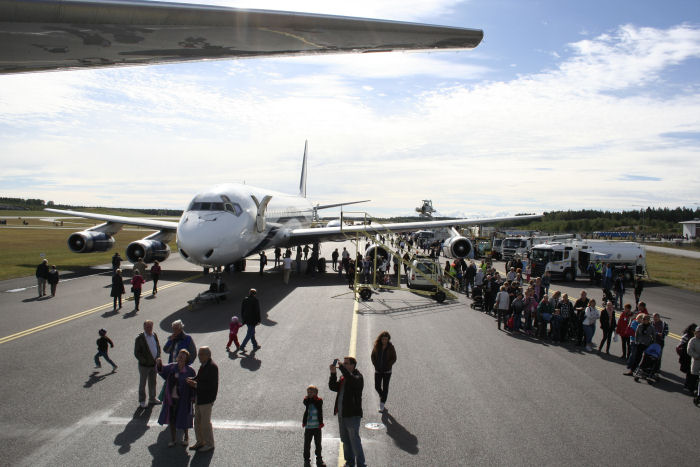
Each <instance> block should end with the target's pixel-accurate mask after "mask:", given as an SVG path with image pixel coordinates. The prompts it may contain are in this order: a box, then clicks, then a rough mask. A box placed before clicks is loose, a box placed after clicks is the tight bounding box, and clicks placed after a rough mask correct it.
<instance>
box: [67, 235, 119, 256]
mask: <svg viewBox="0 0 700 467" xmlns="http://www.w3.org/2000/svg"><path fill="white" fill-rule="evenodd" d="M113 246H114V238H112V236H111V235H107V234H106V233H103V232H95V231H93V230H83V231H82V232H76V233H74V234H71V236H70V237H68V248H70V251H72V252H73V253H92V252H93V251H108V250H110V249H112V247H113Z"/></svg>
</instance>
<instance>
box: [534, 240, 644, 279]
mask: <svg viewBox="0 0 700 467" xmlns="http://www.w3.org/2000/svg"><path fill="white" fill-rule="evenodd" d="M530 260H531V261H532V268H533V270H532V274H533V276H535V277H542V276H543V275H544V273H545V272H547V271H549V272H550V274H551V275H552V279H563V280H565V281H567V282H571V281H573V280H574V279H576V276H577V275H578V274H584V275H585V274H587V271H588V265H589V264H590V263H591V262H595V261H596V260H600V261H601V262H602V263H608V264H611V265H612V266H613V268H614V271H615V273H616V274H617V273H622V274H623V275H624V278H625V280H626V281H628V282H630V281H632V279H633V278H634V275H635V274H639V275H644V274H646V251H645V249H644V247H643V246H642V245H640V244H639V243H636V242H615V241H607V240H572V241H570V242H552V243H543V244H540V245H535V246H533V247H532V251H531V252H530Z"/></svg>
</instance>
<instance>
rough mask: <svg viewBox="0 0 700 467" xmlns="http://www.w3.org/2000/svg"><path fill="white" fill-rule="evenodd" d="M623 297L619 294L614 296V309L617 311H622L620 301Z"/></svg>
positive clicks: (622, 294)
mask: <svg viewBox="0 0 700 467" xmlns="http://www.w3.org/2000/svg"><path fill="white" fill-rule="evenodd" d="M624 296H625V294H624V293H621V294H617V293H616V294H615V307H616V308H617V309H618V310H622V300H623V298H624Z"/></svg>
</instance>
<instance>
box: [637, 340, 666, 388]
mask: <svg viewBox="0 0 700 467" xmlns="http://www.w3.org/2000/svg"><path fill="white" fill-rule="evenodd" d="M660 357H661V346H660V345H659V344H656V343H654V344H651V345H650V346H649V347H647V348H646V349H645V350H644V353H643V354H642V361H641V362H639V366H638V367H637V369H636V370H634V380H635V381H637V382H638V381H639V379H640V378H641V379H645V380H647V383H649V384H654V383H656V382H657V381H658V380H659V376H658V374H657V368H658V366H659V358H660Z"/></svg>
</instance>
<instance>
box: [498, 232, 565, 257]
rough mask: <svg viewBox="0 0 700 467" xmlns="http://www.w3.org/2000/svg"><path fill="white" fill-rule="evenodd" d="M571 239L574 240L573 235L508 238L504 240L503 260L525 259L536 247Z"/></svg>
mask: <svg viewBox="0 0 700 467" xmlns="http://www.w3.org/2000/svg"><path fill="white" fill-rule="evenodd" d="M569 238H574V235H573V234H561V235H540V236H530V237H526V236H517V237H506V238H505V239H503V246H502V248H501V250H502V251H501V253H502V258H503V260H504V261H508V260H509V259H513V258H514V257H516V256H519V257H521V258H525V257H526V256H527V254H528V253H530V250H532V247H533V246H534V245H539V244H541V243H547V242H552V241H559V240H565V239H569Z"/></svg>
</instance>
